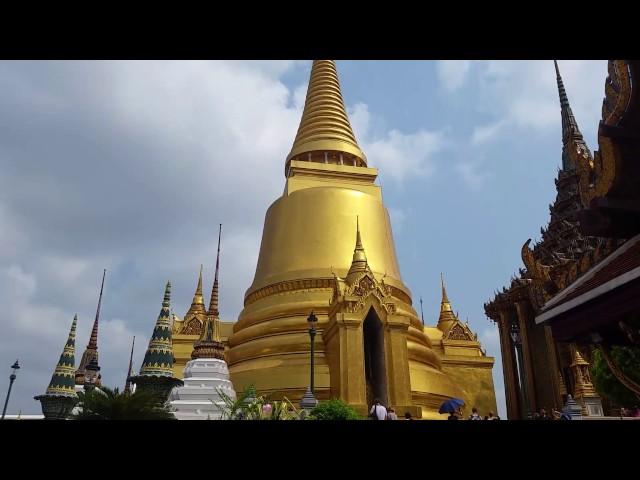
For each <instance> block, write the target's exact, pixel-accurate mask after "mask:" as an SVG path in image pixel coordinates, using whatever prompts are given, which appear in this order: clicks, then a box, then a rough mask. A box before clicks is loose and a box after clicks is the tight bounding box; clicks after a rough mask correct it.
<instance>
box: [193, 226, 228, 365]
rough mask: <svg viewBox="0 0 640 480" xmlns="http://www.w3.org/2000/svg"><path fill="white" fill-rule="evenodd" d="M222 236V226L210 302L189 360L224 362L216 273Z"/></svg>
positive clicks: (218, 265)
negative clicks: (203, 359)
mask: <svg viewBox="0 0 640 480" xmlns="http://www.w3.org/2000/svg"><path fill="white" fill-rule="evenodd" d="M221 236H222V224H220V227H219V230H218V253H217V255H216V273H215V275H214V280H213V288H212V289H211V302H210V303H209V312H208V313H207V317H206V319H205V321H204V325H203V326H202V333H201V334H200V338H198V340H197V341H196V342H195V343H194V345H193V352H191V358H192V359H193V360H195V359H196V358H218V359H220V360H224V345H223V344H222V341H221V338H220V311H219V309H218V272H219V270H220V240H221Z"/></svg>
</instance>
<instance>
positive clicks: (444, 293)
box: [440, 272, 451, 310]
mask: <svg viewBox="0 0 640 480" xmlns="http://www.w3.org/2000/svg"><path fill="white" fill-rule="evenodd" d="M440 285H441V286H442V304H446V305H448V306H449V310H451V304H450V303H449V297H447V289H446V288H445V286H444V275H443V274H442V272H440Z"/></svg>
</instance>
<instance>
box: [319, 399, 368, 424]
mask: <svg viewBox="0 0 640 480" xmlns="http://www.w3.org/2000/svg"><path fill="white" fill-rule="evenodd" d="M310 419H312V420H361V419H362V418H361V417H360V415H358V412H356V411H355V409H354V408H353V407H352V406H351V405H348V404H346V403H345V402H343V401H342V400H338V399H337V398H334V399H331V400H328V401H326V402H321V403H319V404H318V406H317V407H315V408H314V409H313V410H311V416H310Z"/></svg>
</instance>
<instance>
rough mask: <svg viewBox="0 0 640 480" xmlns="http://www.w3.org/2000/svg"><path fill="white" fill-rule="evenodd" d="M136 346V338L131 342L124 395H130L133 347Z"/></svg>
mask: <svg viewBox="0 0 640 480" xmlns="http://www.w3.org/2000/svg"><path fill="white" fill-rule="evenodd" d="M135 344H136V336H135V335H134V336H133V341H132V342H131V356H130V357H129V368H128V369H127V381H126V382H125V384H124V393H131V370H132V369H133V347H134V346H135Z"/></svg>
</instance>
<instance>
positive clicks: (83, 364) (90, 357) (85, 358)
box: [75, 268, 107, 385]
mask: <svg viewBox="0 0 640 480" xmlns="http://www.w3.org/2000/svg"><path fill="white" fill-rule="evenodd" d="M106 275H107V269H106V268H105V269H104V270H103V271H102V283H101V285H100V295H99V296H98V308H96V317H95V319H94V321H93V328H92V329H91V336H90V337H89V343H88V344H87V348H86V349H85V351H84V353H83V354H82V358H81V359H80V365H79V366H78V369H77V370H76V373H75V382H76V385H84V383H85V382H87V381H89V382H92V381H93V380H94V377H95V376H97V375H98V372H99V371H100V367H99V364H98V323H99V321H100V307H101V305H102V292H103V291H104V279H105V277H106ZM89 365H91V368H87V367H88V366H89ZM87 372H89V373H87Z"/></svg>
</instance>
